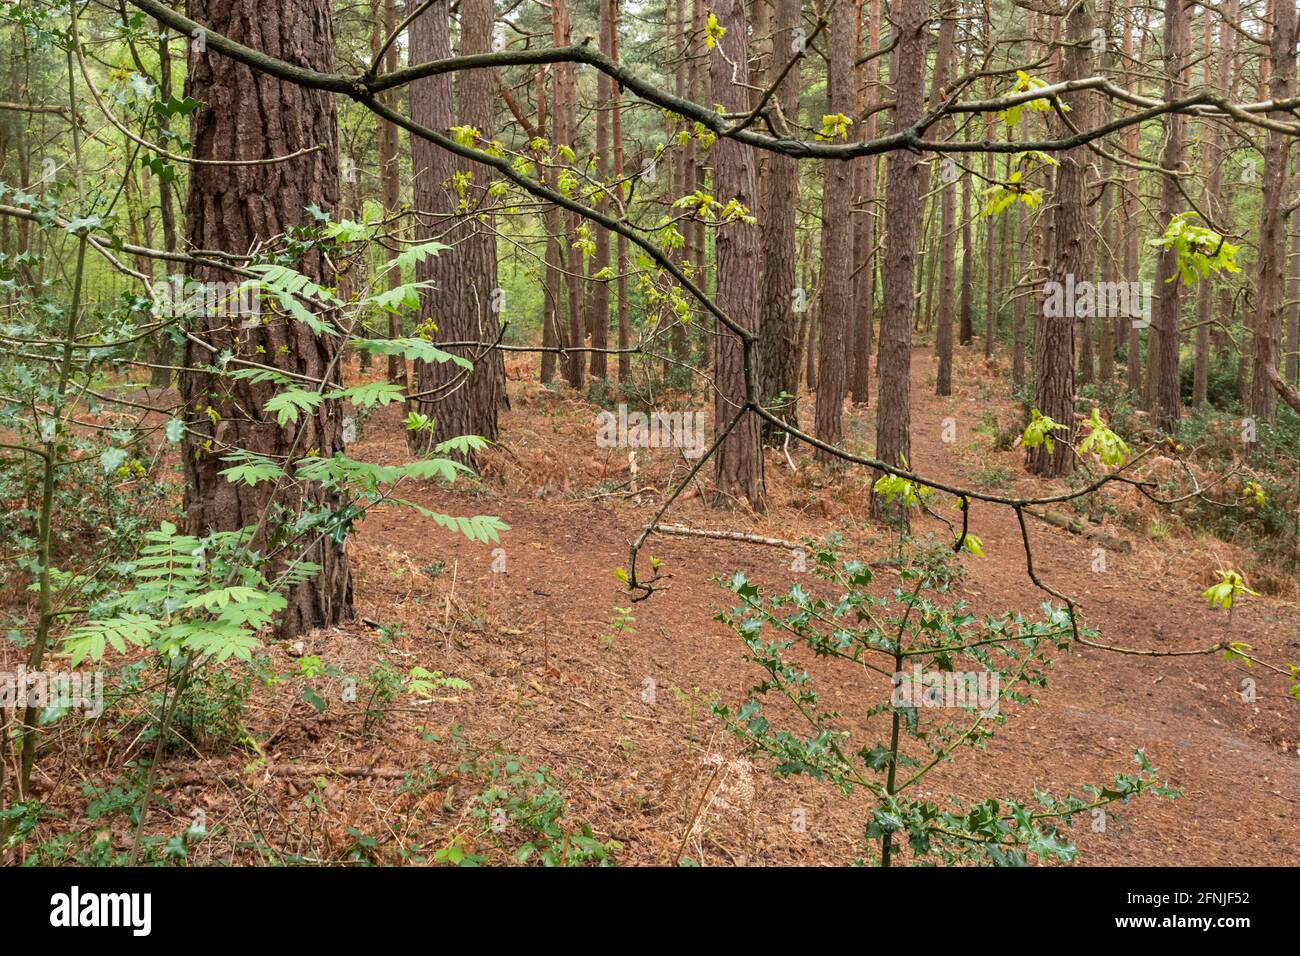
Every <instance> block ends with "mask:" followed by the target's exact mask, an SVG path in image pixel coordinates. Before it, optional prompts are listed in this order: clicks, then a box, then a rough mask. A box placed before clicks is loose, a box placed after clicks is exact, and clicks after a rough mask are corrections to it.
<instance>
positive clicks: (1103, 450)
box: [1048, 408, 1130, 468]
mask: <svg viewBox="0 0 1300 956" xmlns="http://www.w3.org/2000/svg"><path fill="white" fill-rule="evenodd" d="M1086 425H1087V427H1088V429H1089V430H1088V434H1087V435H1086V436H1085V437H1084V439H1083V441H1081V442H1080V443H1079V454H1081V455H1091V454H1095V455H1096V456H1097V458H1098V460H1100V461H1101V463H1102V464H1103V465H1105V466H1106V467H1107V468H1123V467H1124V465H1125V464H1126V463H1127V462H1128V456H1129V454H1130V451H1129V447H1128V445H1126V444H1125V443H1124V439H1122V438H1120V437H1119V436H1118V435H1116V434H1115V433H1114V432H1113V431H1111V430H1110V426H1108V425H1107V424H1106V423H1105V422H1103V421H1102V420H1101V412H1100V411H1099V410H1098V409H1096V408H1094V409H1093V410H1092V416H1091V417H1090V418H1089V419H1088V421H1087V422H1086ZM1048 450H1049V451H1050V450H1051V449H1050V448H1049V449H1048Z"/></svg>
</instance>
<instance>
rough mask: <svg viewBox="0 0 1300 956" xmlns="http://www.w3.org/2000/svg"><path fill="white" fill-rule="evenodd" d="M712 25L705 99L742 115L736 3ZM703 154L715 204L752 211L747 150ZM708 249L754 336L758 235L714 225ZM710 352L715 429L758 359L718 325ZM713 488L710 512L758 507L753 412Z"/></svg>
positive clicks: (743, 396) (738, 316)
mask: <svg viewBox="0 0 1300 956" xmlns="http://www.w3.org/2000/svg"><path fill="white" fill-rule="evenodd" d="M718 18H719V21H720V22H721V23H722V25H723V26H724V27H725V28H726V29H727V32H726V34H725V35H724V36H722V37H721V38H719V40H718V47H719V48H720V49H719V51H718V52H719V53H723V54H725V57H724V56H722V55H714V56H711V57H710V58H709V74H710V82H711V89H712V100H713V102H715V103H719V104H721V105H722V107H723V109H725V110H727V111H728V112H734V113H743V112H745V111H746V110H747V109H748V108H749V94H748V92H747V91H746V89H745V87H744V86H743V85H740V84H739V83H734V82H732V68H731V65H730V63H737V64H742V65H743V64H745V63H748V62H749V38H748V37H747V36H746V30H745V4H744V2H743V0H723V3H722V6H721V10H720V13H719V15H718ZM728 60H730V63H728ZM709 152H710V154H711V155H712V158H713V180H714V194H715V195H716V196H717V198H718V201H719V202H722V203H724V204H725V203H727V202H729V201H731V200H732V199H735V200H737V201H738V202H740V203H741V204H743V205H745V206H747V207H749V206H752V205H753V204H754V200H755V197H756V194H757V189H758V184H757V182H756V181H755V163H754V155H753V149H752V147H749V146H744V145H742V144H740V143H738V142H736V141H735V140H734V139H729V138H724V139H719V140H718V141H717V142H715V143H714V144H713V146H712V148H711V149H710V150H709ZM714 246H715V248H716V250H717V274H718V292H717V298H716V301H717V304H718V308H719V309H720V310H721V311H722V312H723V313H724V314H725V315H727V316H728V317H730V318H731V319H732V321H734V322H735V323H736V324H737V325H739V326H740V327H741V328H743V329H745V330H747V331H749V332H755V333H756V332H757V331H758V323H759V315H760V304H759V275H758V270H759V268H760V263H761V259H760V251H759V237H758V230H757V229H756V228H754V227H753V226H748V225H745V224H744V223H731V224H729V225H725V226H720V227H719V228H718V230H717V233H716V235H715V237H714ZM716 349H717V355H716V358H715V379H716V384H717V393H716V396H715V401H714V423H715V427H717V428H722V427H724V426H725V425H726V423H727V422H729V421H731V419H732V418H733V417H734V416H735V415H736V413H737V411H739V410H740V409H741V408H743V407H744V405H745V404H746V402H747V401H748V389H749V386H750V382H751V380H752V381H753V383H754V385H755V386H756V385H757V383H758V382H759V381H761V371H762V370H761V367H760V363H761V356H760V354H759V350H758V349H757V348H754V349H751V350H750V355H751V356H752V359H751V367H750V368H749V369H748V370H747V369H746V368H745V350H744V348H743V343H742V342H741V339H740V338H739V337H738V336H737V335H735V334H734V333H733V332H731V331H730V330H728V329H727V328H725V327H724V326H722V325H721V324H719V325H718V330H717V345H716ZM755 391H757V389H756V388H755ZM717 481H718V485H717V495H716V497H715V499H714V503H715V505H718V506H724V507H729V506H731V505H732V504H733V503H734V502H736V501H737V500H738V499H740V498H745V499H747V500H748V501H749V504H750V506H751V507H752V508H754V509H755V510H762V509H763V508H764V507H765V497H766V491H765V488H764V482H763V446H762V442H761V437H760V433H759V419H758V416H757V415H755V414H754V413H753V412H746V413H745V414H744V415H743V416H742V418H741V419H740V421H739V422H737V424H736V426H735V428H733V429H732V431H731V433H730V434H729V435H728V436H727V438H726V439H725V440H724V441H723V443H722V445H721V446H720V447H719V448H718V451H717Z"/></svg>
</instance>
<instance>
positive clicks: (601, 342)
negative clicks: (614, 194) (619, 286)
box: [588, 0, 614, 379]
mask: <svg viewBox="0 0 1300 956" xmlns="http://www.w3.org/2000/svg"><path fill="white" fill-rule="evenodd" d="M613 3H614V0H600V15H599V16H600V21H599V29H600V49H601V52H603V53H604V54H605V55H606V56H612V55H613V47H614V38H613V29H614V21H613V11H612V7H613ZM613 94H614V81H613V80H611V79H610V78H609V77H608V76H607V75H605V74H604V73H598V74H597V75H596V100H597V103H596V178H597V179H599V180H600V181H601V182H602V183H603V182H606V181H607V180H608V179H609V121H610V111H611V110H612V108H613V102H612V101H613ZM608 205H609V203H608V201H607V200H605V199H601V201H600V202H599V203H598V204H597V208H598V209H602V210H603V209H606V208H607V207H608ZM592 228H593V229H595V231H596V261H595V262H594V263H592V268H593V269H595V271H596V272H597V273H600V272H605V271H607V270H608V269H609V231H608V230H606V229H605V228H604V227H603V226H593V227H592ZM588 308H589V309H590V310H591V329H592V336H591V346H592V348H595V349H603V348H608V347H609V280H607V279H599V280H596V281H594V282H592V283H591V299H590V302H589V304H588ZM608 376H609V364H608V357H607V356H606V355H605V353H604V352H592V353H591V377H592V378H594V379H602V378H607V377H608Z"/></svg>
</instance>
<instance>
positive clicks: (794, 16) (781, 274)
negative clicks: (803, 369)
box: [759, 0, 808, 440]
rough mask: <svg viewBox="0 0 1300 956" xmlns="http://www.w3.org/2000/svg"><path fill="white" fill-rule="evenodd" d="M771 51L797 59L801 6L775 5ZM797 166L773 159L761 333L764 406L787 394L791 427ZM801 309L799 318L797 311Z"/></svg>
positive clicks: (788, 106) (783, 103) (784, 101)
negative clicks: (796, 42)
mask: <svg viewBox="0 0 1300 956" xmlns="http://www.w3.org/2000/svg"><path fill="white" fill-rule="evenodd" d="M775 5H776V9H775V11H774V14H775V17H774V30H775V34H774V36H773V42H772V49H773V66H772V68H773V69H774V70H779V69H781V68H782V67H783V66H784V65H785V63H786V61H787V60H788V59H789V58H790V57H791V56H793V55H794V53H795V39H796V34H795V30H796V29H797V28H798V26H799V14H800V7H801V4H800V2H799V0H776V4H775ZM774 98H775V100H776V102H777V103H778V104H779V106H780V108H781V113H782V114H783V115H784V116H785V118H786V120H787V121H788V122H789V123H790V124H793V123H796V122H798V119H799V62H798V61H796V62H795V64H794V65H793V66H792V67H791V68H790V71H789V72H788V73H787V74H786V76H785V79H784V80H782V81H781V85H780V86H778V87H777V89H776V92H775V94H774ZM798 175H799V163H798V160H796V159H794V158H793V157H791V156H782V155H779V154H775V153H774V154H772V155H771V156H770V157H768V166H767V180H766V187H767V197H766V200H765V201H764V206H765V207H766V209H767V214H766V216H765V217H764V218H763V219H760V220H759V223H760V228H761V229H762V245H763V296H762V308H763V317H762V324H761V327H760V332H759V334H760V339H761V351H762V355H763V361H762V372H763V375H762V379H761V382H762V391H761V393H760V394H761V395H762V398H763V401H764V402H765V403H767V404H768V405H769V406H771V405H773V403H774V402H775V400H776V398H777V396H779V395H781V394H782V393H784V394H786V395H788V396H789V397H788V398H787V399H786V400H785V402H784V404H782V405H781V406H780V407H773V409H772V410H773V412H774V414H776V415H777V416H779V417H781V418H783V419H785V420H786V421H788V422H789V423H790V424H792V425H798V424H799V403H798V398H797V393H798V391H799V328H800V322H801V320H802V319H803V314H802V312H803V311H804V310H806V309H807V308H808V302H807V295H806V291H807V290H800V291H799V292H796V288H795V285H796V280H795V267H794V258H795V247H794V245H795V244H794V240H795V235H794V223H795V207H796V204H797V201H798V186H799V182H798ZM797 306H801V307H802V308H801V309H800V311H798V312H796V307H797ZM782 437H783V433H782V432H781V431H780V430H779V429H776V428H772V429H768V438H769V440H779V439H781V438H782Z"/></svg>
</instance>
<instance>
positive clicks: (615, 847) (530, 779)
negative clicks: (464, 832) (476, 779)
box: [448, 756, 622, 866]
mask: <svg viewBox="0 0 1300 956" xmlns="http://www.w3.org/2000/svg"><path fill="white" fill-rule="evenodd" d="M490 777H491V781H492V786H490V787H489V788H488V789H487V790H485V791H484V792H483V793H481V794H479V796H478V797H476V798H475V800H474V806H473V812H474V815H475V817H477V818H478V819H479V821H480V822H481V823H482V824H483V830H482V834H483V835H484V836H492V837H495V838H498V839H500V840H503V841H504V840H506V839H509V840H510V841H511V842H512V843H518V845H516V846H515V848H514V851H513V853H514V858H515V859H516V860H518V861H519V862H520V863H529V862H537V863H540V864H541V865H542V866H588V865H596V866H612V865H614V854H615V853H617V852H618V851H619V850H621V849H622V844H620V843H619V842H618V841H617V840H604V841H602V840H600V839H598V838H597V837H596V836H595V833H594V831H593V830H592V828H591V826H590V824H588V823H585V822H579V823H577V824H576V825H574V824H571V823H569V822H568V818H569V817H570V816H571V811H570V810H569V806H568V804H567V803H566V802H565V800H564V793H563V791H562V790H561V789H560V786H559V784H558V783H557V782H556V781H555V779H554V778H553V777H552V776H551V774H550V772H549V771H548V770H547V769H546V768H545V767H538V768H536V769H531V770H530V769H529V768H528V767H527V766H526V765H525V764H524V761H523V760H522V759H521V758H519V757H512V756H504V757H501V758H499V759H498V760H496V761H495V762H494V763H493V765H492V767H491V770H490ZM520 840H522V842H518V841H520ZM448 862H454V861H453V860H452V859H450V858H448Z"/></svg>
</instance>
